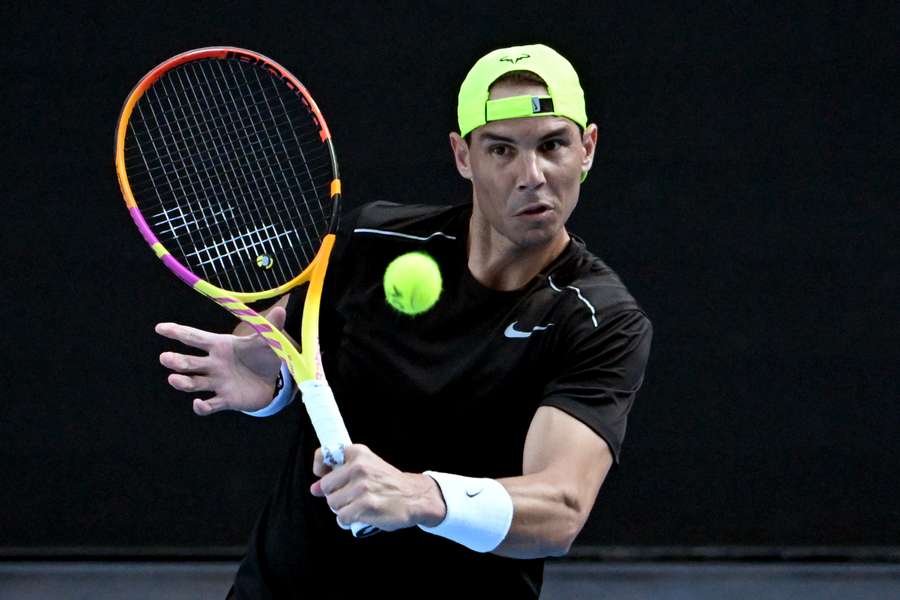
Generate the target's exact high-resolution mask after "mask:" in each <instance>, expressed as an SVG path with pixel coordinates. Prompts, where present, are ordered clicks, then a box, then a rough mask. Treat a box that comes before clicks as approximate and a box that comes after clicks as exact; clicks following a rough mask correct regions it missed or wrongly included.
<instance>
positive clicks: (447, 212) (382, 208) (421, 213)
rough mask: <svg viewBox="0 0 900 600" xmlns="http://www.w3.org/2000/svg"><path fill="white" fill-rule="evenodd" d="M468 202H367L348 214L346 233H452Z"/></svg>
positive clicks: (469, 205)
mask: <svg viewBox="0 0 900 600" xmlns="http://www.w3.org/2000/svg"><path fill="white" fill-rule="evenodd" d="M469 210H471V204H459V205H441V206H438V205H433V204H401V203H398V202H387V201H376V202H369V203H366V204H364V205H362V206H360V207H359V208H358V209H356V210H355V211H354V212H353V213H351V216H350V218H349V219H348V227H349V228H350V229H351V230H350V231H348V232H347V233H350V234H353V235H382V236H392V235H406V236H413V237H423V238H424V237H427V236H430V235H444V236H453V237H455V234H456V233H458V229H459V227H460V224H461V222H462V219H463V218H464V217H465V215H466V214H467V211H469Z"/></svg>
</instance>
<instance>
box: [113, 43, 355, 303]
mask: <svg viewBox="0 0 900 600" xmlns="http://www.w3.org/2000/svg"><path fill="white" fill-rule="evenodd" d="M115 164H116V173H117V176H118V180H119V185H120V187H121V189H122V194H123V197H124V198H125V204H126V206H127V208H128V210H129V212H130V213H131V216H132V219H133V220H134V222H135V224H136V225H137V227H138V229H139V230H140V231H141V233H142V235H143V237H144V239H145V240H146V241H147V243H148V244H149V245H150V246H151V247H152V248H153V249H154V251H155V252H156V254H157V256H158V257H159V258H160V259H162V260H163V262H164V263H165V264H166V266H167V267H168V268H169V269H170V270H171V271H173V272H174V273H175V274H176V275H178V276H179V277H180V278H181V279H182V280H184V281H185V282H186V283H188V284H189V285H191V286H192V287H195V288H197V289H199V291H202V292H203V293H205V294H207V295H211V293H210V292H212V294H214V295H218V296H228V297H230V298H234V299H236V300H240V301H244V302H253V301H256V300H261V299H264V298H271V297H275V296H279V295H281V294H283V293H285V292H287V291H288V290H290V289H291V288H292V287H294V286H296V285H298V284H300V283H303V282H305V281H309V280H310V278H311V276H312V274H313V272H314V270H315V265H316V262H317V260H318V258H317V257H320V256H321V255H322V252H321V251H320V248H321V246H322V241H323V240H324V238H325V236H326V235H328V234H331V233H333V232H334V230H335V228H336V226H337V221H338V218H339V210H340V197H341V184H340V173H339V169H338V164H337V159H336V156H335V152H334V145H333V142H332V139H331V132H330V130H329V128H328V125H327V123H326V121H325V119H324V117H323V116H322V113H321V111H320V110H319V108H318V106H317V104H316V102H315V100H313V98H312V96H311V95H310V94H309V92H308V90H307V89H306V88H305V87H304V86H303V84H301V83H300V81H299V80H298V79H297V78H296V77H294V76H293V75H292V74H291V73H290V72H289V71H287V69H285V68H284V67H282V66H281V65H279V64H278V63H276V62H275V61H274V60H272V59H270V58H268V57H266V56H264V55H262V54H259V53H257V52H253V51H250V50H246V49H243V48H235V47H210V48H200V49H197V50H191V51H188V52H184V53H182V54H179V55H177V56H174V57H172V58H170V59H168V60H166V61H164V62H162V63H161V64H159V65H157V66H156V67H155V68H153V69H152V70H151V71H150V72H149V73H147V74H146V75H145V76H144V77H143V78H142V79H141V80H140V82H138V84H137V85H136V86H135V87H134V89H133V90H132V91H131V93H130V94H129V95H128V98H127V99H126V101H125V103H124V105H123V108H122V111H121V113H120V116H119V120H118V124H117V127H116V139H115ZM198 282H199V285H198ZM201 288H202V289H201Z"/></svg>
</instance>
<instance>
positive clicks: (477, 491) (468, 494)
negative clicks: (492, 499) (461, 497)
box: [466, 488, 484, 498]
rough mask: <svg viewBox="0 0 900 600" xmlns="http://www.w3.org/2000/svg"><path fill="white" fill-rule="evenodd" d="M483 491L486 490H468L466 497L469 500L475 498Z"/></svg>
mask: <svg viewBox="0 0 900 600" xmlns="http://www.w3.org/2000/svg"><path fill="white" fill-rule="evenodd" d="M482 490H484V488H478V489H477V490H475V491H474V492H470V491H469V490H466V496H468V497H469V498H474V497H475V496H477V495H478V494H480V493H481V492H482Z"/></svg>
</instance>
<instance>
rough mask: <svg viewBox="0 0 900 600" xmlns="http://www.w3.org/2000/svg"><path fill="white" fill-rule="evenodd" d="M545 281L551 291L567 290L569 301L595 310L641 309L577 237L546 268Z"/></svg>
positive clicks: (613, 272)
mask: <svg viewBox="0 0 900 600" xmlns="http://www.w3.org/2000/svg"><path fill="white" fill-rule="evenodd" d="M547 281H548V284H549V285H550V287H551V288H553V289H554V291H557V292H562V291H564V290H568V291H570V292H572V294H573V296H574V297H573V301H576V300H577V301H578V302H580V303H582V304H584V305H586V306H587V305H589V306H590V307H591V308H592V309H593V310H594V311H596V312H598V313H600V312H602V313H605V314H607V315H608V314H611V313H617V312H620V311H625V310H635V311H639V312H642V313H643V312H644V311H643V309H642V308H641V307H640V305H639V304H638V302H637V300H635V298H634V296H632V294H631V292H630V291H629V290H628V288H627V287H626V285H625V283H624V282H623V281H622V278H621V277H620V276H619V274H618V273H616V272H615V271H614V270H613V269H612V268H610V266H609V265H607V264H606V263H605V262H604V261H603V260H601V259H600V257H598V256H597V255H595V254H594V253H592V252H591V251H590V250H588V249H587V248H586V247H585V245H584V242H582V241H581V240H580V239H577V238H575V239H573V240H572V247H571V248H570V250H569V252H568V253H567V255H566V256H565V257H564V260H562V261H561V262H560V263H559V264H557V265H554V266H553V267H552V268H551V269H550V270H549V271H548V273H547Z"/></svg>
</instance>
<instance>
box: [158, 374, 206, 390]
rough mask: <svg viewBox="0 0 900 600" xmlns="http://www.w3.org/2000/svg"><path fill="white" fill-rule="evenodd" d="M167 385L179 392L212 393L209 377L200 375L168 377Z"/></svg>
mask: <svg viewBox="0 0 900 600" xmlns="http://www.w3.org/2000/svg"><path fill="white" fill-rule="evenodd" d="M168 382H169V385H171V386H172V387H173V388H175V389H176V390H178V391H180V392H210V391H214V390H213V387H212V384H211V383H210V381H209V377H204V376H202V375H194V376H188V375H174V374H173V375H169V377H168Z"/></svg>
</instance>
